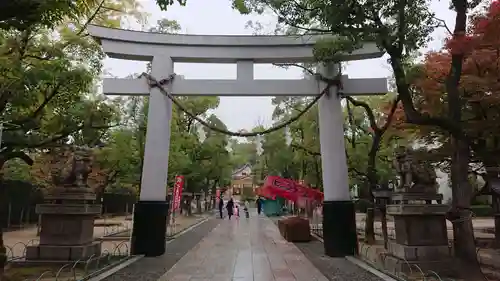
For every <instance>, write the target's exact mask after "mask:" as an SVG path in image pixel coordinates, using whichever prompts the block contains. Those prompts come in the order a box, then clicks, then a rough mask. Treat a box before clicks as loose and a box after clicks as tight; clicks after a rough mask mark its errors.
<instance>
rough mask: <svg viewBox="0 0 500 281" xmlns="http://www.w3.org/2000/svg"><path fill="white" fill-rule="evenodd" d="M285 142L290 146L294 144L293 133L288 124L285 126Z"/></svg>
mask: <svg viewBox="0 0 500 281" xmlns="http://www.w3.org/2000/svg"><path fill="white" fill-rule="evenodd" d="M285 142H286V145H288V146H290V145H291V144H292V133H290V128H288V126H287V127H285Z"/></svg>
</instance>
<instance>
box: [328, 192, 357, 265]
mask: <svg viewBox="0 0 500 281" xmlns="http://www.w3.org/2000/svg"><path fill="white" fill-rule="evenodd" d="M323 242H324V247H325V254H326V255H327V256H330V257H345V256H354V255H356V254H357V253H358V239H357V232H356V214H355V208H354V202H352V201H324V202H323Z"/></svg>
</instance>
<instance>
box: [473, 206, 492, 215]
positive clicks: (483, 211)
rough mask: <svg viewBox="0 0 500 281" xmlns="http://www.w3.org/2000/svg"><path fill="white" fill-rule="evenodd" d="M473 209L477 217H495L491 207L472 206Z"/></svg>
mask: <svg viewBox="0 0 500 281" xmlns="http://www.w3.org/2000/svg"><path fill="white" fill-rule="evenodd" d="M471 209H472V212H474V215H475V216H476V217H492V216H494V215H495V212H494V211H493V208H492V207H491V206H490V205H472V206H471Z"/></svg>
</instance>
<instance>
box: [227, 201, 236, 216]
mask: <svg viewBox="0 0 500 281" xmlns="http://www.w3.org/2000/svg"><path fill="white" fill-rule="evenodd" d="M233 208H234V201H233V198H231V199H229V201H227V203H226V209H227V216H228V217H229V219H231V217H232V216H233V210H234V209H233Z"/></svg>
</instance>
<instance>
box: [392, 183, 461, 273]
mask: <svg viewBox="0 0 500 281" xmlns="http://www.w3.org/2000/svg"><path fill="white" fill-rule="evenodd" d="M442 198H443V196H442V195H441V194H425V193H395V194H393V195H392V197H391V199H392V201H393V204H392V205H387V214H388V215H390V216H393V217H394V227H395V231H396V241H391V242H389V245H388V251H389V255H388V256H387V258H386V259H385V266H386V268H387V269H388V270H390V271H392V272H401V273H403V274H408V273H410V272H412V271H413V272H416V271H419V270H418V268H417V267H416V266H414V265H417V266H418V267H420V268H421V270H422V271H424V272H428V271H430V270H432V271H435V272H437V273H438V274H440V275H441V276H446V275H450V274H453V272H454V270H453V259H452V254H451V249H450V247H449V246H448V234H447V229H446V218H445V215H446V212H447V211H448V208H449V207H448V206H447V205H443V204H440V203H441V201H442ZM433 201H436V204H433ZM410 267H411V269H410Z"/></svg>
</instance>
